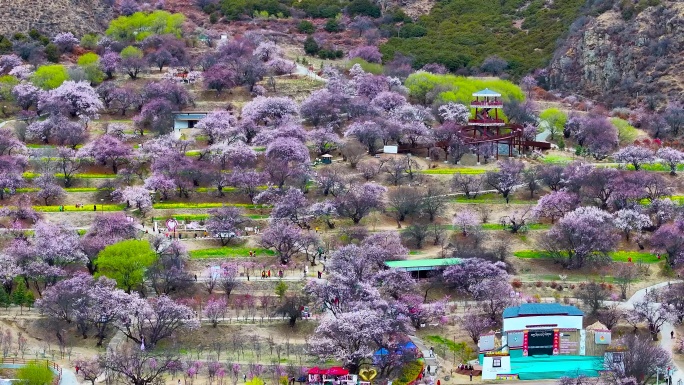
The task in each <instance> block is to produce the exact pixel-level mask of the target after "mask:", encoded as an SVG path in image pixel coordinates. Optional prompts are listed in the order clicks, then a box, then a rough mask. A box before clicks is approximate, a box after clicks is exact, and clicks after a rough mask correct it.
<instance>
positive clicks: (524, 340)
mask: <svg viewBox="0 0 684 385" xmlns="http://www.w3.org/2000/svg"><path fill="white" fill-rule="evenodd" d="M527 342H528V341H527V330H523V346H522V349H523V357H527Z"/></svg>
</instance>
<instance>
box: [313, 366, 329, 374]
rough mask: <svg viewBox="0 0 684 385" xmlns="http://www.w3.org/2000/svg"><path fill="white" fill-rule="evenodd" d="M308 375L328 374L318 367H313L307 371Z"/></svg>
mask: <svg viewBox="0 0 684 385" xmlns="http://www.w3.org/2000/svg"><path fill="white" fill-rule="evenodd" d="M308 374H328V371H327V370H325V369H321V368H319V367H318V366H314V367H313V368H311V369H309V372H308Z"/></svg>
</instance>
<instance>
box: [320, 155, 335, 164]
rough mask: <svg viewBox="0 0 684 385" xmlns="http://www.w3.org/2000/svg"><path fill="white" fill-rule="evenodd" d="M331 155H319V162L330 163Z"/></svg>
mask: <svg viewBox="0 0 684 385" xmlns="http://www.w3.org/2000/svg"><path fill="white" fill-rule="evenodd" d="M332 160H333V156H332V155H330V154H324V155H321V162H323V164H332Z"/></svg>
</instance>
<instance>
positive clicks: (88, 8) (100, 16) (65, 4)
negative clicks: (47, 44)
mask: <svg viewBox="0 0 684 385" xmlns="http://www.w3.org/2000/svg"><path fill="white" fill-rule="evenodd" d="M0 17H1V18H2V22H1V23H0V34H3V35H9V34H14V33H16V32H23V33H26V32H28V31H29V30H31V29H33V28H35V29H37V30H39V31H40V32H43V33H46V34H55V33H58V32H66V31H70V32H73V33H74V34H76V35H78V36H81V35H83V34H85V33H88V32H96V31H103V30H104V29H105V28H106V26H107V23H109V20H110V19H111V8H110V7H108V6H107V5H106V4H105V2H104V0H0Z"/></svg>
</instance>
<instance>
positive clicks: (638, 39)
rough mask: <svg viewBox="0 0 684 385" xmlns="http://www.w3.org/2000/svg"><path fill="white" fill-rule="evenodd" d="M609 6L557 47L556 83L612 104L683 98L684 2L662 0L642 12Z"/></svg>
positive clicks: (553, 83) (552, 73)
mask: <svg viewBox="0 0 684 385" xmlns="http://www.w3.org/2000/svg"><path fill="white" fill-rule="evenodd" d="M626 16H630V15H625V14H624V13H620V12H617V11H616V10H609V11H606V12H604V13H602V14H600V15H599V16H597V17H593V18H590V19H589V20H588V21H587V22H586V23H585V25H584V26H583V27H582V28H580V29H578V30H577V31H576V32H575V33H573V34H572V35H571V36H570V37H569V38H568V39H567V40H566V41H565V42H564V43H563V44H562V46H561V48H560V49H559V50H557V52H556V54H555V57H554V59H553V61H552V62H551V65H550V81H551V86H552V88H556V89H563V90H570V91H575V92H578V93H580V94H583V95H586V96H593V97H597V98H600V99H604V102H606V104H607V105H608V106H609V107H617V106H624V105H628V104H629V103H630V102H632V101H633V100H635V98H636V97H637V93H638V96H639V100H643V99H644V98H656V99H657V100H655V101H656V102H657V103H658V104H662V103H664V102H665V101H666V100H677V99H679V100H682V95H684V55H683V54H682V52H684V2H681V1H676V2H675V1H663V2H662V3H661V4H660V5H657V6H652V7H648V8H646V9H644V10H643V11H642V12H640V13H639V14H638V15H637V16H635V17H634V16H632V17H627V20H625V18H626Z"/></svg>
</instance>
